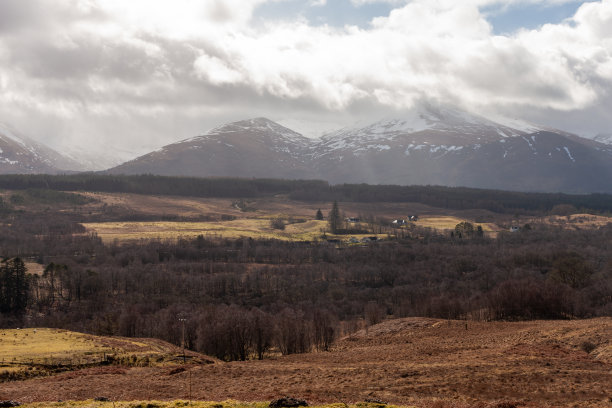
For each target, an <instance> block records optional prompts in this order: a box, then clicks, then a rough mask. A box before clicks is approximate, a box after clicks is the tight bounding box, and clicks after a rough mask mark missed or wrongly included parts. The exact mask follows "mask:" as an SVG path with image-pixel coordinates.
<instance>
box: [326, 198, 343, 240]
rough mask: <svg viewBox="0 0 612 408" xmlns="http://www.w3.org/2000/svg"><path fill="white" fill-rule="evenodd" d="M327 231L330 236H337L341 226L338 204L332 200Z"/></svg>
mask: <svg viewBox="0 0 612 408" xmlns="http://www.w3.org/2000/svg"><path fill="white" fill-rule="evenodd" d="M328 222H329V229H330V230H331V232H332V234H337V233H338V231H339V230H340V227H341V226H342V218H341V216H340V209H339V208H338V202H337V201H335V200H334V204H333V206H332V209H331V211H330V212H329V220H328Z"/></svg>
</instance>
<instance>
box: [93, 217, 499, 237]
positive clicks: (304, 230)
mask: <svg viewBox="0 0 612 408" xmlns="http://www.w3.org/2000/svg"><path fill="white" fill-rule="evenodd" d="M463 221H468V220H466V219H462V218H458V217H453V216H435V217H422V218H421V219H419V221H418V222H417V223H416V225H418V226H420V227H425V228H432V229H435V230H452V229H454V228H455V225H457V224H458V223H460V222H463ZM83 225H84V226H85V228H87V230H88V231H89V232H95V233H96V234H97V235H98V236H99V237H100V238H102V240H103V241H105V242H113V241H115V240H117V241H129V240H140V239H161V240H166V239H176V238H179V237H185V238H193V237H196V236H198V235H203V236H219V237H223V238H242V237H250V238H263V239H280V240H285V241H316V240H321V239H323V237H322V236H323V231H325V230H326V229H327V222H326V221H318V220H308V221H305V222H298V223H294V224H288V225H286V227H285V229H284V230H277V229H274V228H272V227H271V226H270V218H268V217H266V218H264V217H261V218H240V219H236V220H232V221H212V222H168V221H152V222H141V221H133V222H101V223H84V224H83ZM478 225H482V228H483V230H484V231H486V232H496V231H499V228H498V227H497V226H496V225H494V224H478ZM370 235H373V234H352V235H343V236H334V235H333V234H329V233H327V234H326V238H337V239H341V240H343V241H349V240H350V239H351V238H357V239H361V238H363V237H365V236H370ZM385 236H386V235H385V234H379V235H378V237H379V238H384V237H385Z"/></svg>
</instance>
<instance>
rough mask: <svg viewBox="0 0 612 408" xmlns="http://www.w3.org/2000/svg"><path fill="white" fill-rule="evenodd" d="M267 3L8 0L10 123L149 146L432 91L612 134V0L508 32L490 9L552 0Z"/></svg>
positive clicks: (0, 11)
mask: <svg viewBox="0 0 612 408" xmlns="http://www.w3.org/2000/svg"><path fill="white" fill-rule="evenodd" d="M278 1H283V0H278ZM284 1H291V0H284ZM304 1H307V0H304ZM266 2H269V0H268V1H266V0H209V1H206V2H200V1H193V0H174V1H163V0H162V1H150V0H130V1H129V2H126V1H121V0H66V1H62V2H55V3H54V4H53V5H49V3H48V2H46V1H44V0H27V1H24V0H4V1H2V2H0V121H5V122H11V123H13V124H14V126H16V127H19V128H22V129H24V130H25V131H26V132H27V133H30V134H31V135H32V136H34V137H38V138H39V139H42V140H43V141H45V140H46V141H47V142H48V143H49V144H51V145H54V146H62V145H68V144H82V145H84V146H88V147H89V148H90V149H96V148H98V147H99V146H106V147H107V149H106V150H107V151H108V146H109V145H111V146H112V145H115V146H117V147H118V148H127V149H142V150H145V149H147V148H149V147H153V146H158V145H161V144H164V143H170V142H172V141H175V140H177V139H180V138H184V137H188V136H191V135H193V134H196V133H201V132H202V131H204V130H206V129H207V128H208V127H210V126H213V125H216V124H219V123H222V122H224V121H226V120H232V119H240V118H244V117H250V116H256V115H266V116H270V117H272V118H277V119H279V118H281V117H283V118H288V117H299V118H301V119H305V118H306V119H312V118H316V117H321V118H322V119H323V120H330V118H332V117H333V118H336V119H337V120H338V121H348V120H351V119H352V118H353V117H363V115H367V114H368V113H375V114H380V113H381V112H385V111H389V110H401V109H409V108H410V107H411V106H412V105H413V104H414V103H415V102H417V101H419V100H421V99H423V98H427V99H433V100H438V101H441V102H444V103H453V104H456V105H459V106H464V107H466V108H468V109H471V110H477V111H484V112H485V113H496V114H506V115H512V116H521V117H525V118H527V119H531V120H537V121H540V122H547V124H550V125H556V124H557V122H559V123H558V126H559V127H563V126H565V127H567V126H573V128H571V129H570V130H573V131H577V132H583V133H586V134H590V133H597V132H604V131H608V132H609V131H610V130H612V124H610V119H611V118H610V113H609V111H610V110H611V109H610V108H611V107H612V104H611V102H612V97H611V94H612V0H601V1H594V2H589V3H584V4H583V5H582V6H581V7H580V8H579V10H578V11H577V13H576V14H575V16H574V17H573V18H571V19H569V20H567V21H565V22H562V23H560V24H549V25H544V26H542V27H540V28H538V29H536V30H522V31H518V32H516V33H514V34H512V35H507V36H499V35H495V34H493V30H492V27H491V25H490V23H489V22H488V21H487V19H486V15H485V13H484V12H483V11H482V10H483V7H485V6H492V5H494V6H495V5H497V6H504V5H506V6H507V5H512V4H514V5H515V6H516V7H519V6H520V5H521V4H526V3H532V4H535V3H543V2H542V1H538V0H531V1H530V0H517V1H506V2H501V1H497V0H466V1H461V2H457V1H454V0H412V1H392V3H393V4H394V7H395V8H394V10H393V11H392V12H391V13H390V14H389V15H388V16H385V17H379V18H375V19H374V20H373V21H372V22H371V25H370V26H369V27H366V28H363V27H362V28H360V27H356V26H345V27H330V26H315V25H312V24H310V23H309V22H308V21H306V20H305V19H303V18H300V17H296V18H295V19H290V18H286V19H283V20H282V21H263V22H262V21H259V22H255V21H253V20H252V18H251V17H252V15H253V12H254V10H255V9H256V8H257V7H258V6H260V5H262V4H263V3H266ZM369 2H372V1H371V0H353V3H354V4H355V6H356V7H359V5H360V4H365V3H369ZM559 2H563V0H559ZM547 3H550V2H547ZM309 4H310V5H311V6H312V7H321V6H323V5H325V2H321V1H310V2H309ZM602 107H603V108H604V109H602ZM605 108H607V109H605ZM568 118H571V119H572V121H571V123H567V122H569V119H568ZM576 121H579V123H577V122H576Z"/></svg>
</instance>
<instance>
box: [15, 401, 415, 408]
mask: <svg viewBox="0 0 612 408" xmlns="http://www.w3.org/2000/svg"><path fill="white" fill-rule="evenodd" d="M22 407H24V408H73V407H74V408H77V407H78V408H183V407H193V408H268V407H269V403H268V402H240V401H233V400H227V401H222V402H215V401H188V400H175V401H113V402H110V401H108V402H102V401H94V400H93V399H90V400H86V401H62V402H50V403H49V402H38V403H31V404H25V405H22ZM386 407H387V408H399V407H396V406H394V405H386ZM312 408H380V405H378V404H368V403H361V404H352V405H347V404H327V405H315V406H312ZM406 408H409V407H406Z"/></svg>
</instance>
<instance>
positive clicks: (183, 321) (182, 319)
mask: <svg viewBox="0 0 612 408" xmlns="http://www.w3.org/2000/svg"><path fill="white" fill-rule="evenodd" d="M186 321H187V319H185V318H181V317H179V322H181V323H182V324H183V364H184V363H185V362H186V358H185V322H186Z"/></svg>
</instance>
